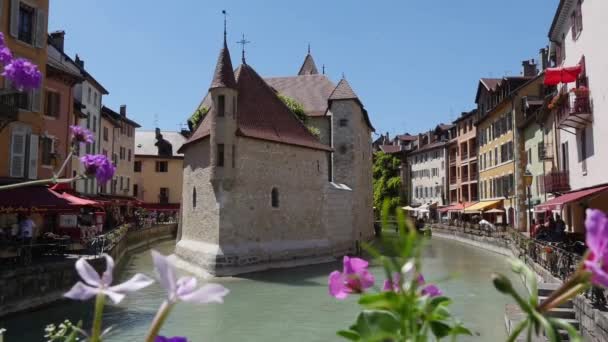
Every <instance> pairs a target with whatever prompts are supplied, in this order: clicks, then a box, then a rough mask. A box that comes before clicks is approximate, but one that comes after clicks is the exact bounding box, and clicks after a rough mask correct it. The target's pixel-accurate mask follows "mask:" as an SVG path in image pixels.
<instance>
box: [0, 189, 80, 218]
mask: <svg viewBox="0 0 608 342" xmlns="http://www.w3.org/2000/svg"><path fill="white" fill-rule="evenodd" d="M66 210H74V207H73V206H71V205H70V202H69V201H68V200H67V199H65V198H63V197H62V196H61V195H60V194H58V193H56V192H55V191H53V190H51V189H49V188H47V187H45V186H26V187H22V188H16V189H9V190H2V191H0V212H4V213H13V212H45V211H66Z"/></svg>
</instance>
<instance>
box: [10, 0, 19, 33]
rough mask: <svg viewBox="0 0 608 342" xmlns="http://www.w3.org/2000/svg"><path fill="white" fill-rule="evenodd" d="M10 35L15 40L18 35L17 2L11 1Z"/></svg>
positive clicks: (17, 0) (16, 0)
mask: <svg viewBox="0 0 608 342" xmlns="http://www.w3.org/2000/svg"><path fill="white" fill-rule="evenodd" d="M10 18H11V22H10V34H11V36H13V38H17V35H18V34H19V0H11V16H10Z"/></svg>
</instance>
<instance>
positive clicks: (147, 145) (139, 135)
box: [134, 130, 186, 157]
mask: <svg viewBox="0 0 608 342" xmlns="http://www.w3.org/2000/svg"><path fill="white" fill-rule="evenodd" d="M160 133H161V134H162V135H163V139H164V140H166V141H168V142H170V143H171V145H172V147H173V156H174V157H183V154H181V153H179V152H178V150H179V149H180V147H182V145H183V144H184V142H186V137H184V136H183V135H182V134H181V133H180V132H168V131H163V132H160ZM155 144H156V132H155V131H140V130H137V131H135V152H134V153H135V155H136V156H138V155H139V156H157V155H158V147H157V146H156V145H155Z"/></svg>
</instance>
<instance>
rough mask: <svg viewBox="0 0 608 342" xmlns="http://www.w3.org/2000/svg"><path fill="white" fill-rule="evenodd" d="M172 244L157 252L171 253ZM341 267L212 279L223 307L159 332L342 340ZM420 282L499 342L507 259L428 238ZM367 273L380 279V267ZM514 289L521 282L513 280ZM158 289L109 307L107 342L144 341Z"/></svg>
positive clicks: (76, 314)
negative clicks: (333, 283)
mask: <svg viewBox="0 0 608 342" xmlns="http://www.w3.org/2000/svg"><path fill="white" fill-rule="evenodd" d="M172 248H173V246H172V243H164V244H161V245H159V246H158V247H157V249H159V250H160V251H161V252H162V253H164V254H169V253H171V251H172ZM340 267H341V266H340V265H339V263H334V264H324V265H316V266H306V267H299V268H295V269H281V270H273V271H268V272H260V273H253V274H249V275H246V276H243V277H235V278H222V279H218V280H214V281H215V282H219V283H222V284H223V285H224V286H226V287H228V288H229V289H230V291H231V293H230V295H229V296H228V297H226V301H225V303H224V304H222V305H205V306H197V305H193V304H185V303H182V304H179V305H178V306H177V307H176V309H175V311H174V312H173V314H172V315H171V316H170V317H169V319H168V322H167V324H166V328H165V329H164V330H163V334H165V335H181V336H188V337H189V338H190V339H191V340H192V341H226V342H242V341H244V340H246V341H269V340H273V339H276V340H281V341H319V342H321V341H323V342H326V341H340V339H339V338H338V337H337V336H336V335H335V332H336V331H337V330H338V329H341V328H345V327H347V326H348V325H349V324H350V323H351V322H353V320H354V317H355V315H356V312H357V311H356V310H357V309H358V307H357V304H356V298H354V297H353V298H349V299H348V300H346V301H343V302H339V301H336V300H334V299H333V298H330V297H329V296H328V295H327V275H328V274H329V273H330V272H331V271H332V270H334V269H339V268H340ZM424 269H425V277H426V278H427V280H429V281H437V280H441V282H440V284H439V285H440V287H441V288H442V289H443V290H444V292H445V293H446V294H447V295H449V296H451V297H452V298H453V299H454V305H453V311H454V312H455V315H456V316H457V317H459V318H461V319H462V320H463V321H465V322H466V323H467V326H468V327H470V328H471V329H472V330H474V331H476V332H478V333H479V334H480V337H474V338H472V339H471V340H476V341H499V340H504V338H505V333H504V321H503V315H504V311H503V310H504V305H505V304H506V303H507V302H508V298H507V297H504V296H502V295H500V294H498V293H497V292H496V291H495V290H494V289H493V287H492V284H491V282H490V274H491V273H492V272H494V271H500V272H503V273H509V270H508V265H507V263H506V261H505V257H503V256H500V255H496V254H493V253H490V252H487V251H484V250H481V249H478V248H475V247H471V246H468V245H464V244H461V243H459V242H454V241H450V240H444V239H440V238H433V239H432V241H431V243H430V244H429V245H428V246H427V248H426V249H425V253H424ZM152 270H153V268H152V259H151V257H150V254H149V253H148V252H143V253H140V254H136V255H134V256H133V257H132V258H131V259H130V260H129V261H128V262H127V263H126V267H125V272H124V274H123V275H122V278H125V279H126V278H128V277H130V276H132V275H133V274H134V273H135V272H137V271H139V272H144V273H148V274H153V271H152ZM372 271H373V272H374V274H375V275H376V277H378V279H383V272H382V270H381V269H380V268H379V267H372ZM515 283H516V284H519V282H516V281H515ZM164 296H165V292H164V290H163V289H162V288H161V287H160V286H159V285H157V284H154V285H152V286H150V287H148V288H146V289H145V290H143V291H141V292H140V293H137V294H135V295H132V296H129V297H127V299H125V301H124V302H123V303H121V304H120V305H118V306H109V307H108V308H107V311H106V317H105V318H106V325H108V324H110V325H113V326H114V328H113V331H112V333H111V337H112V338H111V339H110V340H112V341H136V340H138V339H141V338H142V337H143V336H144V332H145V331H146V329H147V328H148V324H149V323H150V321H151V320H152V317H153V315H154V314H155V312H156V310H157V308H158V306H159V305H160V303H161V302H162V300H163V298H164ZM91 314H92V303H75V302H62V303H60V304H57V305H55V306H53V307H49V308H47V309H43V310H39V311H36V312H31V313H26V314H21V315H18V316H16V317H14V318H12V319H10V320H7V321H4V322H0V326H5V327H7V328H8V329H9V331H8V336H7V337H8V339H7V340H6V341H9V342H10V341H41V340H42V335H43V329H44V325H45V324H46V323H47V322H56V323H58V322H60V321H61V320H62V319H63V318H64V317H66V318H69V319H71V320H73V321H77V320H78V319H83V320H84V321H85V322H89V321H90V318H91Z"/></svg>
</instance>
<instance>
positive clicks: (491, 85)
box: [480, 78, 502, 90]
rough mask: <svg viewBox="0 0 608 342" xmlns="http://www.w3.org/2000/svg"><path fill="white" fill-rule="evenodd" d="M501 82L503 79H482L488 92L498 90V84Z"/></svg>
mask: <svg viewBox="0 0 608 342" xmlns="http://www.w3.org/2000/svg"><path fill="white" fill-rule="evenodd" d="M501 80H502V79H501V78H481V79H480V81H481V83H482V84H483V85H484V86H485V87H486V89H488V90H494V89H496V86H497V85H498V83H500V81H501Z"/></svg>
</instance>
